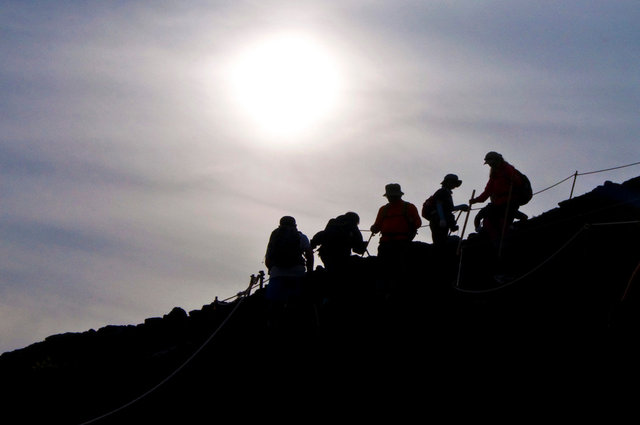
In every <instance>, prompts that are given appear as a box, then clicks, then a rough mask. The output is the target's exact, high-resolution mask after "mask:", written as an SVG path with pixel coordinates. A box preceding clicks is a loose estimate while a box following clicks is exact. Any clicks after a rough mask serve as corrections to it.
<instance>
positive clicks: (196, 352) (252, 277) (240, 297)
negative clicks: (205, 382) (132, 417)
mask: <svg viewBox="0 0 640 425" xmlns="http://www.w3.org/2000/svg"><path fill="white" fill-rule="evenodd" d="M262 275H264V273H262ZM258 279H259V276H255V275H252V276H251V282H250V283H249V287H248V288H247V289H246V290H245V291H242V292H240V293H239V294H238V295H237V296H236V297H238V298H239V300H238V302H237V303H236V305H235V307H234V308H233V310H231V312H230V313H229V314H228V315H227V317H225V319H224V320H223V321H222V323H220V325H219V326H218V327H217V328H216V329H215V330H214V331H213V333H212V334H211V335H209V337H208V338H207V339H206V340H205V341H204V343H202V345H200V347H198V349H197V350H196V351H194V353H193V354H192V355H191V356H190V357H189V358H188V359H187V360H185V361H184V362H183V363H182V364H181V365H180V366H178V368H177V369H175V370H174V371H173V372H171V374H169V376H167V377H166V378H164V379H163V380H162V381H160V382H159V383H158V384H156V385H155V386H154V387H152V388H151V389H149V390H147V391H146V392H144V393H143V394H141V395H140V396H138V397H136V398H135V399H133V400H131V401H129V402H127V403H125V404H123V405H122V406H120V407H118V408H116V409H114V410H112V411H110V412H107V413H105V414H103V415H100V416H98V417H96V418H93V419H91V420H89V421H86V422H83V423H82V424H80V425H87V424H91V423H94V422H97V421H99V420H101V419H104V418H106V417H108V416H111V415H113V414H115V413H117V412H120V411H121V410H124V409H126V408H127V407H129V406H131V405H133V404H134V403H137V402H138V401H140V400H142V399H143V398H145V397H147V396H148V395H149V394H151V393H153V392H154V391H156V390H157V389H158V388H160V387H161V386H163V385H164V384H166V383H167V382H168V381H169V380H170V379H171V378H173V377H174V376H175V375H177V374H178V373H179V372H180V371H181V370H182V369H184V368H185V366H187V365H188V364H189V363H190V362H191V361H192V360H193V359H194V358H195V357H196V356H197V355H198V354H199V353H200V352H201V351H202V350H203V349H204V348H205V347H206V346H207V345H208V344H209V343H210V342H211V341H212V340H213V338H215V337H216V335H218V333H219V332H220V330H221V329H222V328H223V327H224V326H225V325H226V324H227V322H228V321H229V319H231V317H232V316H233V315H234V313H235V312H236V311H237V310H238V308H239V307H240V305H241V304H242V302H243V301H244V300H245V298H246V296H248V294H250V293H251V289H252V287H253V286H254V285H255V284H256V283H257V282H258ZM240 294H246V296H240Z"/></svg>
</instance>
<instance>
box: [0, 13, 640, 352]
mask: <svg viewBox="0 0 640 425" xmlns="http://www.w3.org/2000/svg"><path fill="white" fill-rule="evenodd" d="M639 21H640V3H638V2H637V1H615V0H614V1H610V0H607V1H563V2H556V1H540V2H530V1H518V0H512V1H483V2H477V1H450V2H444V1H351V0H341V1H335V2H334V1H312V0H308V1H296V2H287V1H269V0H266V1H259V2H258V1H241V0H234V1H180V2H177V1H176V2H170V1H164V2H158V1H154V2H151V1H118V2H85V1H56V2H48V1H29V2H25V1H4V2H3V3H2V6H0V31H1V35H2V36H1V37H0V51H1V52H2V57H3V61H2V63H1V64H0V134H1V135H2V137H1V138H0V258H2V260H1V262H0V352H4V351H8V350H13V349H16V348H21V347H23V346H26V345H29V344H31V343H34V342H37V341H40V340H42V339H44V338H45V337H46V336H48V335H51V334H55V333H61V332H67V331H73V332H82V331H85V330H88V329H91V328H94V329H97V328H99V327H102V326H106V325H109V324H137V323H141V322H142V321H143V320H144V319H145V318H147V317H152V316H161V315H162V314H165V313H167V312H169V311H170V310H171V308H173V307H174V306H180V307H182V308H184V309H185V310H187V311H188V310H191V309H198V308H201V306H202V305H204V304H208V303H210V302H211V301H212V300H213V299H214V297H216V296H219V297H220V298H226V297H229V296H231V295H233V294H235V293H236V292H238V291H240V290H242V289H244V288H245V287H246V285H247V283H248V281H249V276H250V275H251V274H253V273H256V272H258V271H259V270H261V269H264V265H263V264H262V260H263V256H264V251H265V247H266V243H267V239H268V236H269V234H270V232H271V230H273V228H274V227H276V225H277V223H278V220H279V218H280V217H281V216H282V215H293V216H295V217H296V219H297V220H298V223H299V227H300V229H301V230H302V231H303V232H304V233H306V234H307V235H309V236H312V235H313V234H314V233H315V232H316V231H318V230H320V229H321V228H322V227H324V224H325V223H326V221H327V220H328V219H329V218H331V217H333V216H336V215H338V214H341V213H344V212H346V211H350V210H351V211H356V212H358V213H359V214H360V216H361V228H363V229H368V228H369V226H370V225H371V224H372V222H373V219H374V218H375V213H376V211H377V209H378V208H379V207H380V206H381V205H382V204H383V203H384V198H383V197H382V193H383V192H384V185H385V184H387V183H390V182H397V183H400V184H401V185H402V188H403V190H404V192H405V194H406V195H405V199H406V200H408V201H411V202H413V203H415V204H416V205H418V206H419V205H421V203H422V202H423V201H424V199H426V197H427V196H428V195H429V194H431V193H432V192H433V191H435V190H436V189H437V188H438V187H439V182H440V181H441V180H442V177H443V176H444V175H445V174H447V173H456V174H458V175H459V176H460V178H461V179H462V180H463V185H462V186H461V187H460V188H459V189H457V190H456V191H455V192H454V200H455V201H456V202H457V203H462V202H466V201H467V200H468V198H469V197H470V195H471V191H472V190H474V189H475V190H477V191H481V190H482V189H483V187H484V184H485V183H486V180H487V176H488V168H487V166H485V165H483V157H484V154H485V153H486V152H487V151H490V150H495V151H498V152H501V153H502V154H503V155H504V157H505V158H506V159H507V161H509V162H511V163H512V164H513V165H515V166H516V167H517V168H519V169H520V170H522V171H523V172H525V173H526V174H527V175H528V176H529V177H530V179H531V181H532V184H533V187H534V190H536V191H537V190H540V189H543V188H546V187H548V186H550V185H552V184H554V183H556V182H558V181H560V180H562V179H564V178H566V177H567V176H569V175H571V174H573V173H574V172H575V171H576V170H577V171H579V172H588V171H593V170H600V169H605V168H609V167H616V166H619V165H624V164H629V163H633V162H637V161H640V152H639V150H638V141H637V135H638V133H639V130H640V120H638V114H639V113H640V85H639V83H640V81H639V79H640V77H639V76H640V72H639V71H640V69H639V65H640V27H638V25H637V23H638V22H639ZM273 40H280V41H277V42H276V43H280V44H278V45H281V46H282V45H285V46H287V45H289V41H293V42H296V43H297V42H298V41H300V43H299V44H298V46H299V47H298V48H293V47H288V48H287V49H289V50H287V49H285V48H283V49H281V50H278V51H275V50H264V49H263V48H264V46H270V45H273V42H272V41H273ZM282 40H286V41H284V42H283V41H282ZM261 49H262V50H261ZM260 51H262V52H263V53H264V52H266V53H265V54H264V55H263V56H260V58H261V59H260V60H261V61H262V62H251V61H247V62H246V63H250V64H252V65H251V66H249V67H248V68H247V75H246V76H245V77H244V78H245V79H240V78H239V77H238V75H240V74H241V72H240V71H239V70H240V69H242V67H241V65H240V64H242V63H245V62H242V61H243V59H242V58H247V57H252V58H254V59H255V58H256V56H255V55H256V53H255V52H260ZM251 55H254V56H251ZM307 55H308V56H307ZM307 57H309V59H308V60H307V59H304V61H306V62H305V63H311V64H314V65H313V69H315V70H318V69H321V70H322V72H315V73H314V71H313V69H311V70H310V69H307V68H298V66H302V65H303V64H302V62H303V58H307ZM314 58H315V59H314ZM316 59H317V60H316ZM267 69H272V70H273V72H274V74H275V76H277V77H283V76H284V77H285V82H289V83H292V84H293V83H294V81H293V80H296V81H295V83H296V84H298V86H297V87H298V89H297V90H298V92H303V93H304V96H303V98H302V99H297V98H295V99H296V100H295V102H297V103H295V104H294V107H293V108H291V109H286V108H290V107H291V105H285V106H282V107H281V105H280V104H277V103H276V102H278V101H281V100H282V99H281V98H285V97H286V96H285V93H284V90H286V88H279V89H278V90H280V91H279V92H278V91H276V94H275V95H274V93H273V92H271V96H272V97H271V98H269V97H266V98H262V99H261V100H260V101H259V102H258V100H256V99H253V100H251V99H250V97H251V95H253V94H255V93H256V92H260V91H261V87H260V86H259V84H269V83H268V82H267V83H260V81H264V80H263V79H260V78H259V77H260V76H262V77H265V75H266V72H267ZM296 70H298V71H296ZM303 74H304V75H306V76H308V77H309V79H301V80H300V81H297V78H298V77H299V76H300V75H303ZM328 75H331V76H332V78H331V79H328V78H327V76H328ZM251 78H253V80H249V79H251ZM274 78H275V77H274ZM256 81H258V83H257V84H258V85H252V84H254V83H255V82H256ZM279 84H282V82H280V83H279ZM243 88H250V90H248V94H247V93H245V94H246V95H247V96H249V99H245V98H244V97H243V96H244V94H243V95H241V91H242V89H243ZM322 94H325V95H327V96H328V95H331V96H328V97H327V99H329V100H327V101H326V105H325V103H323V102H325V100H326V99H324V98H321V97H318V96H321V95H322ZM251 102H253V103H251ZM292 102H293V101H292ZM279 105H280V106H279ZM319 106H323V108H319ZM282 111H284V112H286V113H285V114H284V115H282V114H281V115H280V116H279V117H278V118H277V119H276V118H273V119H271V118H272V117H274V115H268V114H273V113H278V112H282ZM305 114H306V115H305ZM265 117H269V119H268V120H266V119H265ZM278 120H280V121H278ZM273 122H278V126H279V127H277V128H271V127H269V123H273ZM637 175H640V168H638V167H627V168H624V169H620V170H615V171H611V172H607V173H601V174H594V175H588V176H581V177H579V178H578V181H577V184H576V189H575V192H576V194H580V193H584V192H586V191H589V190H591V189H593V188H594V187H595V186H597V185H599V184H602V182H604V181H605V180H612V181H615V182H622V181H624V180H627V179H629V178H631V177H635V176H637ZM570 190H571V182H570V181H567V182H565V183H563V184H562V185H559V186H557V187H555V188H554V189H552V190H549V191H546V192H544V193H542V194H540V195H538V196H536V197H535V198H534V199H533V200H532V201H531V203H530V204H529V205H527V206H526V207H525V208H524V209H523V210H524V211H525V212H526V213H528V214H529V215H538V214H540V213H542V212H544V211H546V210H549V209H551V208H554V207H555V206H556V205H557V202H559V201H562V200H564V199H566V198H567V197H568V195H569V192H570ZM365 236H366V237H367V236H368V235H367V234H365ZM417 239H418V240H421V241H425V242H430V235H429V231H428V229H422V230H421V231H420V233H419V235H418V238H417ZM376 244H377V239H373V241H372V249H371V251H372V253H375V245H376Z"/></svg>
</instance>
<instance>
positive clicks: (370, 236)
mask: <svg viewBox="0 0 640 425" xmlns="http://www.w3.org/2000/svg"><path fill="white" fill-rule="evenodd" d="M371 238H373V232H371V235H369V239H368V240H367V243H366V244H365V246H364V252H363V253H362V254H360V256H361V257H364V253H365V252H366V253H367V255H368V256H369V257H371V254H369V250H368V249H367V248H368V247H369V242H371Z"/></svg>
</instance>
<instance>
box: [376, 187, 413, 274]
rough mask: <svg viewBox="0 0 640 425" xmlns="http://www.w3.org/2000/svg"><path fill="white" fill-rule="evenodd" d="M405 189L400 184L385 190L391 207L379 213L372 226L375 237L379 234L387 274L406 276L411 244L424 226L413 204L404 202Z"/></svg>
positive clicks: (380, 253)
mask: <svg viewBox="0 0 640 425" xmlns="http://www.w3.org/2000/svg"><path fill="white" fill-rule="evenodd" d="M402 195H404V193H403V192H402V189H401V187H400V185H399V184H398V183H389V184H387V185H386V186H385V193H384V195H383V196H385V197H386V198H387V199H388V201H389V202H388V203H387V204H386V205H383V206H382V207H380V209H379V210H378V214H377V216H376V220H375V222H374V223H373V225H372V226H371V232H372V233H373V234H376V233H378V232H379V233H380V242H379V244H378V258H379V259H380V261H381V263H382V265H383V267H384V268H386V269H387V270H389V269H393V270H395V271H397V272H400V273H402V272H404V271H405V270H406V268H407V267H408V266H409V259H408V257H409V256H410V254H411V252H410V249H411V241H412V240H413V238H415V236H416V233H417V231H418V229H419V228H420V226H421V225H422V219H421V218H420V214H418V209H417V208H416V206H415V205H413V204H412V203H410V202H407V201H404V200H402Z"/></svg>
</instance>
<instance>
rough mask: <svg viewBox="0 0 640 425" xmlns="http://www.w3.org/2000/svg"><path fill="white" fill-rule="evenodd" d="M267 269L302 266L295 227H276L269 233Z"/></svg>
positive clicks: (298, 239)
mask: <svg viewBox="0 0 640 425" xmlns="http://www.w3.org/2000/svg"><path fill="white" fill-rule="evenodd" d="M266 260H267V262H268V265H267V266H268V267H273V266H279V267H292V266H297V265H300V264H304V258H303V257H302V248H301V247H300V232H298V230H297V229H296V228H295V227H278V228H277V229H275V230H274V231H273V232H272V233H271V238H270V239H269V248H268V250H267V259H266Z"/></svg>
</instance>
